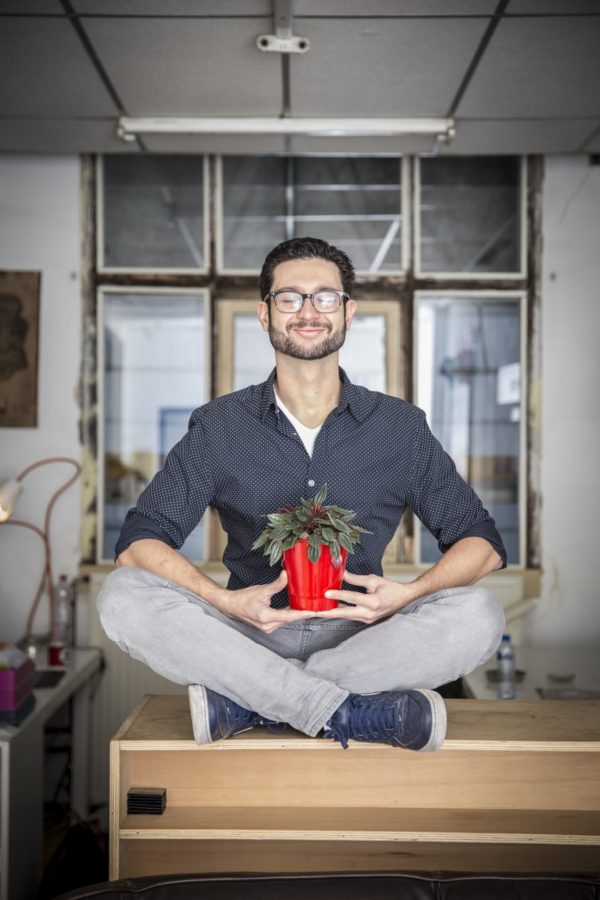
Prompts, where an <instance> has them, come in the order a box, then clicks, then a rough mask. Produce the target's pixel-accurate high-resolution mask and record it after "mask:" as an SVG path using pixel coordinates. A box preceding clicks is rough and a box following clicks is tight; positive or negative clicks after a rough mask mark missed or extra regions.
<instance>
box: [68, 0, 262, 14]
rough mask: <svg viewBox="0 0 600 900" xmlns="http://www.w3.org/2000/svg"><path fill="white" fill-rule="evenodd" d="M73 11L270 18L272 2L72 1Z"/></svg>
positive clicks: (174, 0)
mask: <svg viewBox="0 0 600 900" xmlns="http://www.w3.org/2000/svg"><path fill="white" fill-rule="evenodd" d="M71 5H72V6H73V9H74V10H75V11H76V12H78V13H82V14H86V15H101V16H166V17H168V18H176V17H177V16H212V17H214V18H217V17H221V16H270V15H272V11H273V4H272V2H271V0H227V3H226V4H225V3H222V2H219V0H168V3H165V0H71Z"/></svg>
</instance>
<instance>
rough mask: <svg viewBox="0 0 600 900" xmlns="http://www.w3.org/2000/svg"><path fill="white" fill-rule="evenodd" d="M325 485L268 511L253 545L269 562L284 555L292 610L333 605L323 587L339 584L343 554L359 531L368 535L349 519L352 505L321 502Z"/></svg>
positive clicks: (341, 576) (357, 538) (353, 514)
mask: <svg viewBox="0 0 600 900" xmlns="http://www.w3.org/2000/svg"><path fill="white" fill-rule="evenodd" d="M326 497H327V485H326V484H324V485H323V486H322V487H321V488H320V489H319V490H318V492H317V493H316V495H315V496H314V497H313V498H312V500H305V499H304V498H303V497H302V498H301V499H300V503H299V504H298V505H297V506H284V507H281V508H280V509H278V510H277V512H274V513H270V514H269V515H268V516H267V522H268V524H267V526H266V528H265V529H264V531H262V532H261V534H260V535H259V537H258V538H257V539H256V541H255V542H254V544H253V545H252V549H253V550H258V549H261V548H262V549H263V550H264V554H265V556H268V557H269V563H270V564H271V565H272V566H274V565H275V563H277V562H278V561H279V560H280V559H282V558H283V567H284V569H285V570H286V572H287V573H288V585H287V590H288V596H289V599H290V606H291V607H292V608H293V609H309V610H315V611H317V610H323V609H333V608H334V607H336V606H337V605H338V602H337V600H329V599H327V598H326V597H325V591H328V590H339V588H340V587H341V586H342V579H343V576H344V569H345V567H346V559H347V557H348V553H353V552H354V544H357V543H358V542H359V541H360V535H361V534H371V532H369V531H367V530H366V529H365V528H360V527H359V526H358V525H355V524H353V523H352V520H353V519H354V516H355V515H356V513H355V512H353V511H352V510H351V509H342V508H341V507H340V506H334V505H325V498H326Z"/></svg>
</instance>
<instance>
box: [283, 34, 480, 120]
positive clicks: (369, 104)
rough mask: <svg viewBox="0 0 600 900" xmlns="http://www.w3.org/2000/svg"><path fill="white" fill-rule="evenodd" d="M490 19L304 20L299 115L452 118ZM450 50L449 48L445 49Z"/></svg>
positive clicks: (296, 74) (295, 108)
mask: <svg viewBox="0 0 600 900" xmlns="http://www.w3.org/2000/svg"><path fill="white" fill-rule="evenodd" d="M487 23H488V20H487V19H483V18H482V19H359V20H357V19H354V20H339V21H335V20H332V19H304V20H302V23H301V24H302V29H301V30H302V34H303V35H304V36H306V37H308V38H309V40H310V42H311V49H310V50H309V52H308V53H306V54H304V55H302V56H297V57H294V58H292V60H291V73H292V79H291V96H292V114H293V115H294V116H309V115H315V116H369V117H370V116H444V115H445V114H446V112H447V110H448V108H449V106H450V104H451V102H452V99H453V97H454V95H455V93H456V91H457V89H458V87H459V85H460V83H461V80H462V78H463V75H464V72H465V70H466V68H467V66H468V64H469V62H470V61H471V59H472V57H473V55H474V53H475V50H476V49H477V46H478V44H479V41H480V39H481V37H482V35H483V33H484V31H485V29H486V26H487ZM441 48H443V52H442V50H441Z"/></svg>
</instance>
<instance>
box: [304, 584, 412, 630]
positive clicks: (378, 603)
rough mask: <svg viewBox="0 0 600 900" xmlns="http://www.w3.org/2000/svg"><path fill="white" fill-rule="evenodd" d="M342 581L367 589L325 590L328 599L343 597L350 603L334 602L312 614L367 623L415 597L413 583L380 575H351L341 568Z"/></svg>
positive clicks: (404, 604)
mask: <svg viewBox="0 0 600 900" xmlns="http://www.w3.org/2000/svg"><path fill="white" fill-rule="evenodd" d="M344 581H347V582H348V584H356V585H359V586H360V587H364V588H366V591H367V593H366V594H362V593H358V591H326V592H325V596H326V597H327V599H328V600H344V601H345V602H346V603H352V604H353V605H352V606H337V607H336V608H335V609H328V610H327V611H325V612H316V613H314V615H315V616H319V617H320V618H323V619H354V620H355V621H357V622H364V623H365V624H366V625H371V624H372V623H373V622H377V621H378V620H379V619H385V618H387V617H388V616H391V615H393V614H394V613H396V612H398V610H400V609H402V607H404V606H407V605H408V604H409V603H411V602H412V601H413V600H415V599H416V597H415V595H414V587H413V585H410V584H400V583H398V582H397V581H390V580H389V579H387V578H382V577H381V576H380V575H354V574H353V573H352V572H348V571H346V572H344Z"/></svg>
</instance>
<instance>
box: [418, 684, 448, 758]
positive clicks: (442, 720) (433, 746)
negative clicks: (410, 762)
mask: <svg viewBox="0 0 600 900" xmlns="http://www.w3.org/2000/svg"><path fill="white" fill-rule="evenodd" d="M419 693H420V694H425V696H426V697H427V699H428V700H429V703H430V705H431V720H432V726H431V736H430V738H429V740H428V741H427V743H426V744H425V746H424V747H421V749H420V750H419V751H418V752H419V753H429V752H431V751H433V750H439V749H440V747H441V746H442V744H443V743H444V740H445V738H446V730H447V728H448V715H447V713H446V704H445V703H444V700H443V698H442V697H441V695H440V694H438V693H437V691H428V690H425V689H421V690H419Z"/></svg>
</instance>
